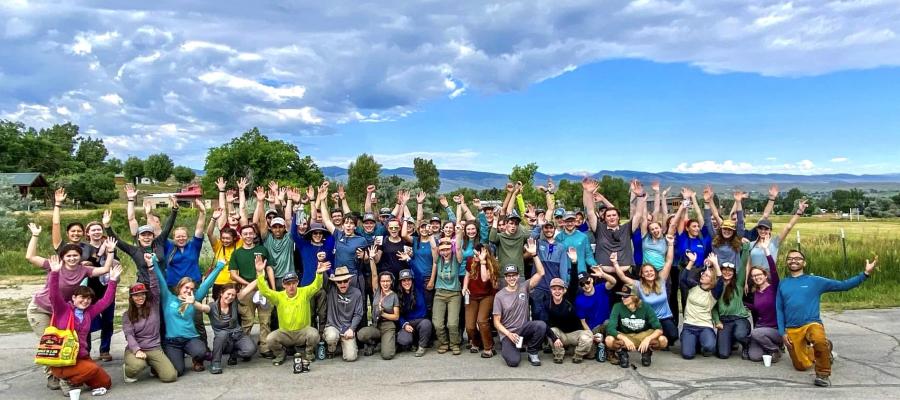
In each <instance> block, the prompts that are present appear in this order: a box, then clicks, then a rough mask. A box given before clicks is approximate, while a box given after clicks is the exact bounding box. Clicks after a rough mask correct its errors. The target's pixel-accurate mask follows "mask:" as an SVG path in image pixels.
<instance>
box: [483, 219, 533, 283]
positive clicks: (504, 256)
mask: <svg viewBox="0 0 900 400" xmlns="http://www.w3.org/2000/svg"><path fill="white" fill-rule="evenodd" d="M498 223H499V219H498V218H494V223H493V225H492V226H491V232H490V235H489V236H488V240H490V242H491V243H493V244H495V245H496V246H497V258H498V259H499V260H500V265H515V266H516V268H517V269H518V270H519V275H521V276H525V257H524V255H523V252H522V248H523V247H524V246H525V240H526V239H528V237H529V236H530V231H529V230H528V229H527V228H525V227H524V226H519V224H521V223H522V218H521V217H520V216H519V214H518V213H517V212H515V211H514V210H510V213H509V215H508V216H507V217H506V224H505V228H506V229H505V232H499V231H498V230H497V227H498Z"/></svg>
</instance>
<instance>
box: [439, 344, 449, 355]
mask: <svg viewBox="0 0 900 400" xmlns="http://www.w3.org/2000/svg"><path fill="white" fill-rule="evenodd" d="M449 350H450V346H447V345H446V344H442V345H440V346H438V349H437V352H438V354H444V353H446V352H447V351H449Z"/></svg>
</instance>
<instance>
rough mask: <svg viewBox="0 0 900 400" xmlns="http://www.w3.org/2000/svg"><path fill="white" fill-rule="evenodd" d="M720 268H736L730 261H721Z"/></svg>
mask: <svg viewBox="0 0 900 400" xmlns="http://www.w3.org/2000/svg"><path fill="white" fill-rule="evenodd" d="M722 268H731V269H736V268H734V263H730V262H723V263H722Z"/></svg>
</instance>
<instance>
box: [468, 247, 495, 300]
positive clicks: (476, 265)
mask: <svg viewBox="0 0 900 400" xmlns="http://www.w3.org/2000/svg"><path fill="white" fill-rule="evenodd" d="M483 247H484V246H483V245H482V244H481V243H477V244H475V247H474V248H475V253H476V254H477V253H480V252H481V249H482V248H483ZM469 263H470V264H471V266H472V276H471V277H470V278H469V279H481V263H480V262H479V261H478V257H477V256H473V257H472V258H471V260H470V261H469ZM485 264H487V265H485V269H486V270H487V273H488V275H490V276H489V277H488V279H490V281H491V286H492V287H493V288H494V289H497V288H499V287H500V286H499V285H500V262H499V261H497V258H496V257H494V255H493V254H491V253H490V252H488V257H487V260H485Z"/></svg>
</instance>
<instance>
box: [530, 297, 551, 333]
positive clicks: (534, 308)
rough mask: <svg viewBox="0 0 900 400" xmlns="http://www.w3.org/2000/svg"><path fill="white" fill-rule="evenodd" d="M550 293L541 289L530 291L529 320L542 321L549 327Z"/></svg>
mask: <svg viewBox="0 0 900 400" xmlns="http://www.w3.org/2000/svg"><path fill="white" fill-rule="evenodd" d="M550 298H551V295H550V292H545V291H543V290H541V289H535V290H532V291H531V320H532V321H544V323H545V324H547V326H550Z"/></svg>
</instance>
